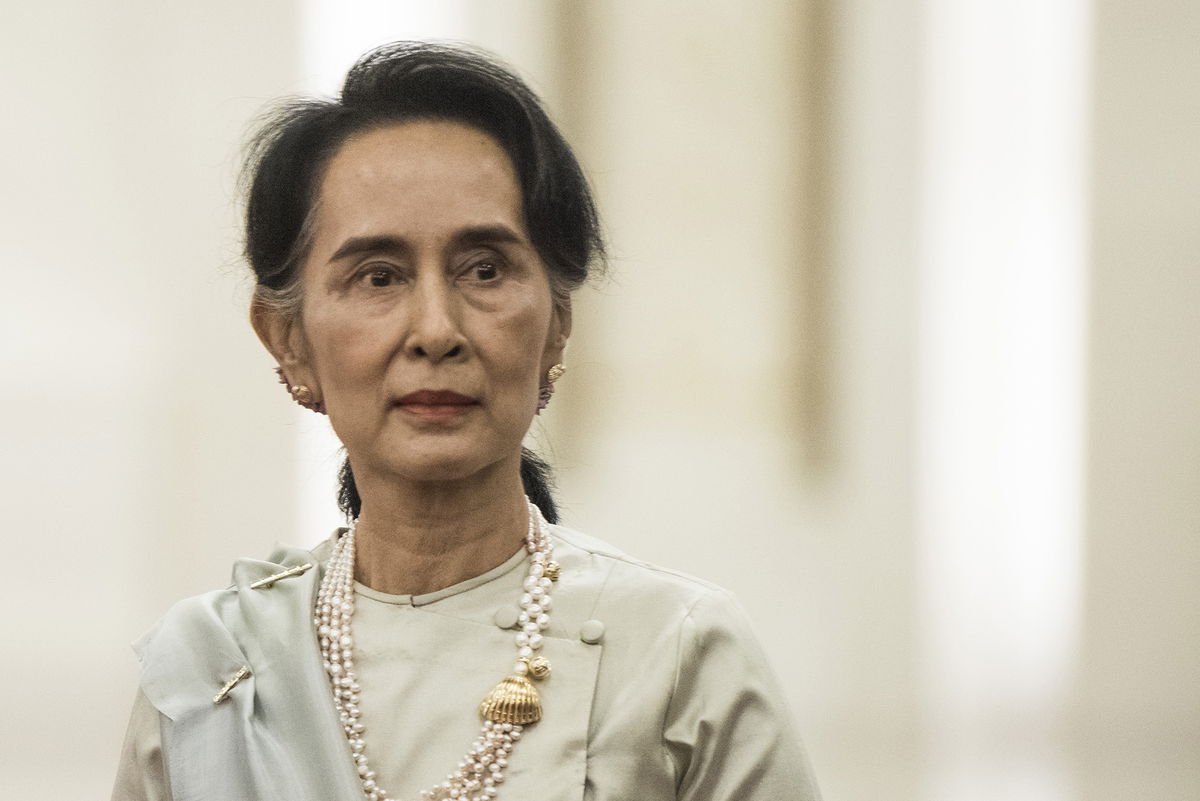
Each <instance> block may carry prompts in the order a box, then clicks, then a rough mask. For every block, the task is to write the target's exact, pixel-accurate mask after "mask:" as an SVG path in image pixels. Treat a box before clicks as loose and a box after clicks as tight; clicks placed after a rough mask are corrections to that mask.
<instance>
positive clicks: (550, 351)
mask: <svg viewBox="0 0 1200 801" xmlns="http://www.w3.org/2000/svg"><path fill="white" fill-rule="evenodd" d="M570 336H571V299H570V298H569V297H568V298H565V299H564V300H561V301H555V303H554V318H553V319H552V320H551V321H550V336H549V337H548V338H547V340H546V359H547V364H546V369H549V368H550V367H551V366H552V365H555V364H558V363H560V362H561V361H562V356H563V351H564V350H565V349H566V347H567V340H568V339H569V338H570Z"/></svg>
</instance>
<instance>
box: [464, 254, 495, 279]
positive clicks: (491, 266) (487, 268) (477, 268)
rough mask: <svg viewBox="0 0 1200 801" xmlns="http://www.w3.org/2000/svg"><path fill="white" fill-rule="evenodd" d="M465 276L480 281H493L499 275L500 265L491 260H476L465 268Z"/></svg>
mask: <svg viewBox="0 0 1200 801" xmlns="http://www.w3.org/2000/svg"><path fill="white" fill-rule="evenodd" d="M467 277H468V278H470V279H471V280H473V281H479V282H481V283H487V282H490V281H495V280H496V279H497V278H499V277H500V267H499V265H498V264H497V263H496V262H495V261H492V260H486V261H477V262H475V263H474V264H472V265H471V266H470V267H468V268H467Z"/></svg>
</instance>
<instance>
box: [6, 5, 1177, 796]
mask: <svg viewBox="0 0 1200 801" xmlns="http://www.w3.org/2000/svg"><path fill="white" fill-rule="evenodd" d="M4 19H5V22H4V25H3V29H2V31H0V43H2V45H3V46H2V47H0V67H2V70H3V75H4V76H5V77H6V81H5V83H6V88H5V92H4V111H3V113H2V115H0V180H2V181H3V185H4V187H5V191H4V192H3V195H2V197H0V226H2V230H3V242H4V243H5V260H4V266H3V281H2V283H0V384H2V386H3V392H2V393H0V408H2V409H3V412H4V413H3V415H2V423H0V425H3V447H2V448H0V480H2V486H3V490H2V494H0V498H2V502H3V508H4V511H5V519H7V520H9V522H10V523H11V524H12V530H11V531H10V533H9V535H8V538H7V541H8V542H9V545H10V547H8V548H7V550H6V557H7V559H8V563H7V564H8V566H9V568H10V569H9V570H8V571H7V573H6V578H5V579H4V581H3V582H0V593H2V600H3V603H4V608H6V609H9V611H10V612H12V615H11V617H10V619H9V622H8V623H7V624H6V626H5V627H4V629H5V636H3V637H2V638H0V666H2V667H0V671H2V673H0V679H2V681H3V685H4V687H5V688H6V690H7V693H6V698H5V700H4V702H3V709H4V713H3V715H2V716H0V741H2V742H3V746H2V748H3V758H2V760H0V796H3V797H4V798H12V799H16V798H44V797H80V798H106V797H107V795H108V792H109V787H110V785H111V781H112V776H113V774H114V771H115V763H116V759H117V755H118V751H119V748H120V743H121V738H122V735H123V731H124V726H125V722H126V717H127V715H128V709H129V705H130V702H131V701H132V699H133V695H134V688H135V684H136V676H137V666H136V660H135V659H134V657H133V654H132V653H131V652H130V650H129V648H128V643H129V642H130V641H132V640H133V639H134V638H136V637H137V636H138V635H139V634H140V633H142V632H143V631H144V630H145V629H147V628H148V627H149V626H150V625H151V624H153V622H154V621H155V620H156V619H157V618H158V616H159V615H160V614H161V613H162V612H163V611H164V610H165V609H166V608H167V606H168V605H169V604H170V603H172V602H173V601H174V600H176V599H178V598H180V597H183V596H185V595H190V594H193V593H196V592H201V591H205V590H208V589H212V588H216V587H220V586H224V584H225V583H226V582H227V579H228V571H229V566H230V564H231V562H232V561H233V559H234V558H236V557H238V556H242V555H251V556H258V557H261V556H265V555H266V554H267V553H268V552H269V551H270V549H271V547H272V544H273V543H274V542H275V541H277V540H278V541H284V542H291V543H298V544H312V543H315V542H316V541H318V540H319V539H321V538H322V537H324V536H325V535H326V534H327V533H328V531H329V530H330V528H331V527H332V526H333V525H335V524H336V523H337V522H338V521H337V516H336V513H335V510H334V505H333V491H332V486H333V479H332V475H333V471H334V469H335V468H336V466H337V463H338V461H339V457H338V455H337V452H336V451H337V443H336V442H335V441H334V440H333V439H332V437H331V436H330V435H329V434H328V431H327V429H326V427H325V424H324V421H323V419H322V418H318V417H316V416H313V415H308V414H307V413H304V412H302V411H300V410H298V409H297V408H296V407H294V406H292V405H290V403H289V401H288V398H287V396H286V394H285V393H284V391H283V390H282V388H280V387H279V385H278V384H276V383H275V378H274V376H273V375H272V373H271V368H272V367H273V365H272V363H271V362H270V360H269V359H268V358H267V355H266V353H265V352H264V351H262V349H261V348H260V347H259V345H258V342H257V341H256V340H255V338H254V335H253V334H252V332H251V331H250V328H249V325H248V324H247V322H246V303H247V298H248V294H249V289H250V283H249V281H248V280H247V278H246V275H245V273H246V270H245V268H244V267H243V265H242V264H241V262H240V261H239V254H238V250H239V231H238V224H237V207H238V192H237V187H236V176H237V169H238V162H239V149H240V145H241V143H242V142H244V141H245V137H246V134H247V132H248V130H249V129H250V126H251V124H252V120H253V119H254V117H255V115H256V114H258V113H259V112H260V111H261V109H262V108H263V107H264V105H265V104H266V103H267V102H268V101H270V100H271V99H274V98H278V97H279V96H281V95H286V94H293V93H312V92H318V93H322V92H324V93H330V92H333V91H335V90H336V87H337V85H338V79H339V77H340V75H341V74H343V73H344V71H345V69H346V68H347V67H348V66H349V64H350V63H351V62H352V61H353V60H354V58H355V57H356V56H357V55H358V54H359V53H360V52H362V51H363V50H365V49H367V48H368V47H370V46H373V45H376V44H379V43H382V42H384V41H388V40H391V39H396V38H406V37H420V38H424V37H436V38H450V39H460V40H468V41H472V42H476V43H479V44H481V45H483V46H485V47H487V48H489V49H491V50H493V51H495V52H497V53H499V54H500V55H501V56H502V57H503V58H505V59H506V60H508V61H509V62H511V63H512V64H514V65H516V67H517V68H518V69H519V70H520V71H521V72H522V74H524V75H525V76H526V77H527V78H528V79H529V80H530V82H531V83H532V84H533V85H534V86H535V88H536V89H537V90H538V91H540V92H541V93H542V95H543V96H544V98H545V99H546V102H547V103H548V105H549V106H550V108H551V110H552V113H553V115H554V116H555V118H556V119H557V120H559V121H560V123H561V125H562V127H563V128H564V130H565V132H566V133H567V136H568V139H569V140H571V141H572V142H573V143H574V144H575V146H576V147H577V150H578V152H579V155H580V156H581V159H582V161H583V162H584V164H585V167H586V169H587V171H588V173H589V174H590V176H591V178H592V180H593V182H594V184H595V187H596V189H597V192H598V194H599V197H600V202H601V208H602V211H603V212H604V215H605V220H606V224H607V229H608V232H609V235H610V238H611V243H612V250H613V254H614V258H613V263H612V268H611V274H610V276H609V278H608V279H606V280H604V281H602V282H600V283H598V284H597V285H596V286H594V287H593V288H591V289H588V290H586V291H584V292H582V293H581V294H580V296H579V297H578V298H577V299H576V310H577V311H576V326H575V334H574V337H573V340H572V343H571V346H570V349H569V351H568V354H567V356H568V359H567V363H568V366H569V368H570V372H569V373H568V374H567V377H566V379H564V380H563V381H562V382H561V383H560V384H559V392H558V394H557V395H556V398H555V402H554V404H553V405H552V406H551V408H550V411H549V412H548V413H547V414H546V415H544V416H543V417H542V418H539V421H538V423H537V426H536V430H535V431H534V433H533V439H534V440H535V442H536V444H537V447H538V448H539V449H540V450H541V451H542V453H543V454H544V455H545V456H547V457H548V458H549V459H550V460H551V461H552V462H553V463H554V464H555V465H556V468H557V471H558V477H559V484H560V490H561V492H560V495H561V499H562V503H563V505H564V507H565V520H566V522H567V523H568V524H569V525H571V526H573V527H576V528H579V529H581V530H585V531H587V532H589V533H591V534H594V535H596V536H599V537H601V538H604V539H607V540H608V541H610V542H612V543H613V544H615V545H617V546H618V547H621V548H623V549H625V550H627V551H629V552H631V553H633V554H635V555H637V556H640V557H642V558H645V559H647V560H650V561H654V562H658V563H661V564H664V565H667V566H670V567H674V568H678V569H681V570H684V571H687V572H689V573H693V574H696V575H699V576H702V577H704V578H707V579H710V580H712V581H714V582H717V583H719V584H722V585H725V586H726V587H728V588H730V589H731V590H733V591H734V592H735V593H736V594H737V595H738V596H739V597H740V598H741V600H742V602H743V604H744V605H745V606H746V608H747V609H748V610H749V612H750V615H751V616H752V618H753V620H754V621H755V625H756V629H757V631H758V633H759V635H760V637H761V638H762V640H763V642H764V644H765V647H766V649H767V650H768V652H769V654H770V656H771V658H772V660H773V661H774V664H775V666H776V669H777V671H778V673H779V675H780V678H781V680H782V683H783V685H784V687H785V688H786V691H787V693H788V695H789V700H790V702H791V706H792V709H793V710H794V712H795V715H796V718H797V720H798V722H799V725H800V727H801V730H802V731H803V733H804V735H805V738H806V742H807V746H808V749H809V752H810V756H811V759H812V762H813V764H814V767H815V770H816V773H817V776H818V778H819V780H820V783H821V785H822V787H823V790H824V792H825V795H826V798H827V799H829V801H875V800H876V799H879V800H882V799H889V801H903V800H905V799H912V800H914V801H918V800H919V801H962V800H963V799H971V801H991V800H992V799H995V800H996V801H1000V800H1001V799H1003V800H1004V801H1009V800H1014V801H1015V800H1016V799H1021V801H1075V800H1078V801H1093V800H1095V801H1101V800H1103V799H1114V800H1115V799H1130V798H1153V799H1156V800H1158V801H1184V799H1197V798H1200V536H1198V535H1200V357H1198V355H1197V352H1196V351H1197V346H1198V344H1200V217H1198V215H1197V203H1196V200H1197V197H1198V195H1200V152H1198V148H1197V142H1200V47H1198V46H1197V44H1198V43H1200V6H1197V5H1196V4H1195V2H1193V0H1141V1H1140V2H1133V0H1011V1H1010V2H1007V3H994V2H986V1H985V0H920V1H918V0H889V1H888V2H883V0H878V1H875V0H840V1H839V2H832V1H831V0H794V1H793V2H784V1H783V0H764V1H763V2H756V3H745V2H702V1H700V0H692V2H684V1H683V0H673V1H672V2H638V1H637V0H620V1H619V2H604V3H599V2H596V3H585V2H582V1H581V0H573V1H569V0H563V1H562V2H550V0H541V1H539V0H520V1H517V0H513V1H511V2H507V1H506V2H486V1H485V0H479V1H478V2H467V1H458V2H455V1H454V0H440V1H439V2H405V1H404V0H387V1H386V2H384V1H378V2H347V1H346V0H342V1H341V2H338V3H336V4H335V3H334V2H332V0H237V1H236V2H234V0H209V1H208V2H205V3H178V2H161V1H159V2H149V0H123V1H122V2H113V0H89V2H84V1H83V0H64V1H63V2H47V3H15V2H14V3H8V4H6V6H5V11H4ZM18 612H19V614H18Z"/></svg>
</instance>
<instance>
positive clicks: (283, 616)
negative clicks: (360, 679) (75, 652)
mask: <svg viewBox="0 0 1200 801" xmlns="http://www.w3.org/2000/svg"><path fill="white" fill-rule="evenodd" d="M323 549H324V544H323V545H321V546H318V547H317V548H315V549H313V550H311V551H310V550H305V549H302V548H294V547H288V546H277V547H276V548H275V550H274V551H273V552H272V553H271V555H270V556H269V557H268V558H267V559H266V560H258V559H239V560H237V561H236V562H235V563H234V566H233V576H232V582H231V584H230V585H229V586H228V587H226V588H225V589H221V590H214V591H211V592H207V593H203V594H200V595H194V596H191V597H188V598H184V599H182V600H180V601H177V602H176V603H175V604H173V605H172V606H171V607H170V608H169V609H168V610H167V611H166V613H165V614H164V615H163V616H162V617H161V618H160V619H159V620H158V622H157V623H155V624H154V626H152V627H151V628H150V630H149V631H147V632H146V633H145V634H144V635H142V637H140V638H139V639H138V640H137V641H136V642H134V644H133V648H134V651H135V652H136V653H137V656H138V659H139V661H140V662H141V668H142V669H141V687H142V689H143V691H144V692H145V694H146V696H147V697H148V698H149V699H150V700H151V701H152V702H153V703H154V705H155V706H156V707H157V708H158V709H159V710H160V711H161V712H163V713H164V714H166V715H167V716H168V717H171V718H176V717H178V716H179V715H182V714H184V713H186V712H187V711H188V710H189V709H190V708H192V707H193V706H195V705H197V704H201V705H202V704H203V703H205V701H204V699H206V698H207V699H211V697H212V694H213V692H214V690H213V681H214V677H226V676H230V675H233V674H234V673H236V672H237V671H238V670H239V669H240V668H241V667H242V666H244V665H247V664H249V662H250V661H252V660H251V658H250V656H248V654H247V652H248V651H253V650H254V649H253V645H252V644H253V642H254V640H255V639H256V635H255V633H256V632H260V631H263V630H271V631H277V632H293V633H295V632H302V631H304V628H305V627H306V626H307V625H308V622H309V618H310V617H311V615H310V613H309V609H310V608H311V597H312V594H313V591H314V589H315V586H316V582H317V579H318V575H319V573H320V569H321V563H322V556H321V554H322V552H323ZM280 576H281V577H280ZM271 577H280V578H278V579H277V580H276V581H274V582H270V583H268V584H266V585H261V584H260V585H259V586H255V585H256V582H261V581H262V580H263V579H270V578H271Z"/></svg>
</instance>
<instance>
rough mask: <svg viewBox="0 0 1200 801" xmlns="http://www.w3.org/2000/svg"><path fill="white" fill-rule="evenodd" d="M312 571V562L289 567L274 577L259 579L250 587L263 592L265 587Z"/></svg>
mask: <svg viewBox="0 0 1200 801" xmlns="http://www.w3.org/2000/svg"><path fill="white" fill-rule="evenodd" d="M311 569H312V562H305V563H304V564H302V565H299V566H297V567H289V568H288V569H287V570H284V571H282V572H280V573H276V574H275V575H273V576H267V577H266V578H264V579H259V580H258V581H256V582H254V583H253V584H251V585H250V589H252V590H261V589H262V588H263V587H270V586H271V585H272V584H274V583H275V582H277V581H279V580H280V579H285V578H291V577H292V576H299V575H300V574H301V573H304V572H305V571H308V570H311Z"/></svg>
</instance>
